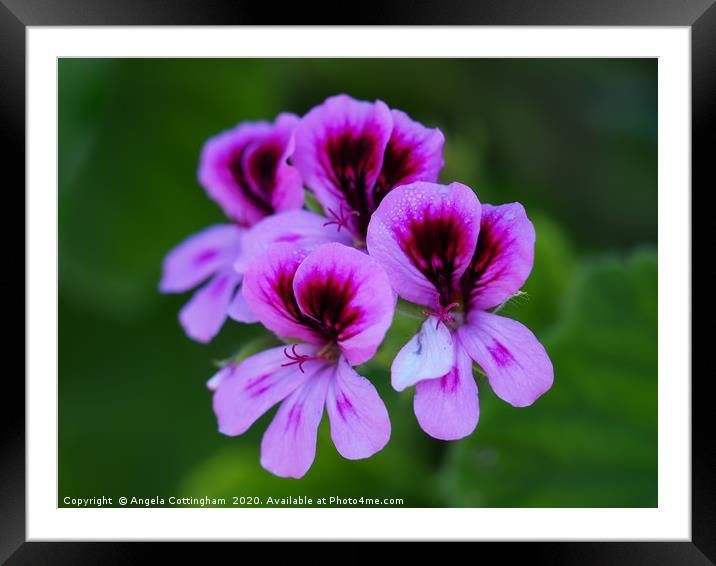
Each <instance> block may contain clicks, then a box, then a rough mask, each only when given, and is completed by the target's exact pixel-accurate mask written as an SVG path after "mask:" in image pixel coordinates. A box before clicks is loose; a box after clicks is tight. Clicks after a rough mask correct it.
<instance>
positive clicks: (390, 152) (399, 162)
mask: <svg viewBox="0 0 716 566" xmlns="http://www.w3.org/2000/svg"><path fill="white" fill-rule="evenodd" d="M391 115H392V116H393V129H392V131H391V133H390V139H389V140H388V145H387V146H386V148H385V154H384V155H383V166H382V167H381V170H380V175H378V180H377V181H376V184H375V188H374V190H373V209H375V208H377V207H378V205H379V204H380V203H381V201H382V200H383V197H384V196H385V195H386V194H387V193H388V192H390V191H391V190H392V189H393V188H395V187H397V186H398V185H408V184H410V183H414V182H416V181H427V182H429V183H435V182H436V181H437V180H438V175H439V174H440V170H441V169H442V168H443V165H444V164H445V162H444V161H443V145H444V144H445V136H443V134H442V132H441V131H440V130H438V129H437V128H434V129H431V128H426V127H425V126H423V125H422V124H420V123H419V122H415V121H413V120H411V119H410V117H409V116H408V115H407V114H406V113H405V112H401V111H400V110H391Z"/></svg>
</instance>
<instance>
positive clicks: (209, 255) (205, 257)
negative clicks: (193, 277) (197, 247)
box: [194, 249, 219, 266]
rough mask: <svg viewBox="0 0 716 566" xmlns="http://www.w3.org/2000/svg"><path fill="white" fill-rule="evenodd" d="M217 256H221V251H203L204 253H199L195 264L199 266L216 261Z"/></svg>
mask: <svg viewBox="0 0 716 566" xmlns="http://www.w3.org/2000/svg"><path fill="white" fill-rule="evenodd" d="M217 255H219V250H213V249H209V250H203V251H202V252H200V253H198V254H197V255H196V257H195V258H194V264H195V265H197V266H199V265H201V264H203V263H206V262H207V261H210V260H212V259H214V258H215V257H216V256H217Z"/></svg>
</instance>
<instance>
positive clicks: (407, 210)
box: [368, 183, 480, 307]
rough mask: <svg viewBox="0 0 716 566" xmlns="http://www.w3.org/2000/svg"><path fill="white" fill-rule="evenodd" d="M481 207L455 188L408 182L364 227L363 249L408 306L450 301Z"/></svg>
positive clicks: (470, 194)
mask: <svg viewBox="0 0 716 566" xmlns="http://www.w3.org/2000/svg"><path fill="white" fill-rule="evenodd" d="M479 230H480V202H479V201H478V200H477V197H476V196H475V193H473V192H472V190H471V189H470V188H469V187H466V186H465V185H461V184H460V183H452V184H451V185H447V186H445V185H437V184H434V183H413V184H411V185H403V186H401V187H398V188H396V189H393V190H392V191H391V192H390V193H388V194H387V195H386V197H385V198H384V199H383V202H382V203H381V204H380V206H379V207H378V210H376V211H375V214H373V218H372V219H371V221H370V225H369V226H368V250H369V252H370V255H371V256H372V257H374V258H375V259H376V260H377V261H378V262H379V263H380V264H381V265H382V266H383V268H384V269H385V270H386V272H387V273H388V276H389V278H390V282H391V284H392V285H393V288H394V289H395V290H396V291H397V292H398V294H399V295H400V296H401V297H403V298H404V299H407V300H408V301H411V302H413V303H417V304H421V305H425V306H430V307H433V306H435V303H436V300H435V297H436V293H439V294H440V296H441V298H442V303H443V304H445V305H447V304H448V303H450V302H451V299H452V294H453V292H454V291H455V289H456V287H457V283H458V280H459V278H460V276H461V275H462V273H463V271H465V268H466V267H467V266H468V264H469V263H470V259H471V258H472V255H473V253H474V251H475V243H476V241H477V234H478V232H479Z"/></svg>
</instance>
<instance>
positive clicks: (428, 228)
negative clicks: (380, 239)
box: [397, 208, 466, 305]
mask: <svg viewBox="0 0 716 566" xmlns="http://www.w3.org/2000/svg"><path fill="white" fill-rule="evenodd" d="M463 228H464V226H463V222H462V221H461V220H460V219H459V218H458V217H457V216H455V215H454V214H453V213H452V211H450V210H448V209H444V208H442V209H439V210H430V209H427V208H426V209H425V210H424V211H423V215H422V217H416V218H413V219H412V220H411V221H410V223H409V224H408V228H407V230H404V231H402V230H401V231H400V232H398V233H397V239H398V242H399V244H400V247H401V248H402V250H403V252H404V253H405V254H406V255H407V256H408V258H409V259H410V261H411V262H412V264H413V265H414V266H415V267H417V268H418V270H420V272H421V273H422V274H423V275H425V277H426V278H427V279H428V281H430V282H431V283H432V284H433V285H434V286H435V288H436V289H437V290H438V293H439V294H440V299H441V301H442V304H445V305H446V304H448V303H450V300H451V298H452V292H453V288H452V287H453V276H454V273H455V269H456V267H457V265H456V264H457V261H458V259H459V258H460V257H461V256H464V254H465V251H466V250H465V249H464V246H465V238H464V237H463V231H464V230H463Z"/></svg>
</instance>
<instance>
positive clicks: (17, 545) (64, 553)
mask: <svg viewBox="0 0 716 566" xmlns="http://www.w3.org/2000/svg"><path fill="white" fill-rule="evenodd" d="M266 24H271V25H284V24H304V25H305V24H325V25H348V24H350V25H413V26H414V25H418V26H423V25H463V26H466V25H564V26H585V25H588V26H601V25H607V26H613V25H619V26H622V25H623V26H688V27H690V28H691V41H692V43H691V49H692V185H693V186H697V185H701V186H702V189H701V190H702V191H705V190H706V189H707V188H708V187H709V186H710V187H713V181H712V180H711V177H710V176H707V175H708V171H707V168H708V165H709V161H712V160H713V147H716V143H714V142H716V139H715V138H716V135H715V134H714V132H716V124H715V120H714V117H715V116H716V112H715V110H716V4H714V0H632V1H630V2H624V1H623V0H601V1H595V0H590V1H586V0H542V1H540V2H534V1H529V0H486V1H481V2H480V1H473V2H468V1H465V0H440V1H427V0H392V1H391V2H385V1H384V2H382V3H380V2H361V4H360V9H357V10H353V11H351V10H345V11H343V12H340V11H337V10H336V5H335V4H332V5H330V6H321V5H320V4H314V5H311V6H308V5H306V4H305V3H296V4H293V5H291V4H282V5H281V8H280V9H276V7H275V6H272V5H269V4H268V3H260V2H259V3H257V2H246V1H243V0H234V1H230V0H226V1H218V0H204V1H203V2H192V1H190V0H173V1H167V0H165V1H156V0H155V1H152V0H124V1H122V2H118V1H116V0H114V1H113V0H0V85H2V88H1V89H0V137H1V138H2V139H3V141H4V142H5V143H4V144H3V145H4V150H3V159H2V163H3V164H4V166H3V180H4V183H3V184H4V185H5V198H7V196H8V195H9V194H10V193H11V192H14V194H15V195H16V196H18V197H19V195H20V194H21V193H22V191H19V190H18V189H17V187H21V186H24V184H25V169H24V163H25V159H24V158H25V156H24V148H25V95H26V92H25V49H26V44H25V37H26V36H25V33H26V28H27V27H28V26H87V25H266ZM709 147H711V148H712V149H711V150H709V149H708V148H709ZM707 183H708V185H707ZM692 194H693V188H692ZM4 202H5V206H6V208H5V210H6V211H7V212H10V210H11V209H10V206H9V204H8V201H7V200H5V201H4ZM20 206H22V208H23V210H24V198H23V199H22V204H21V205H20ZM13 216H14V217H18V218H20V217H21V215H19V214H18V213H16V212H15V213H13V214H7V213H6V215H5V218H6V219H8V218H11V217H13ZM10 226H11V225H10V223H7V222H6V223H4V228H5V230H6V232H7V233H6V235H5V239H4V242H6V243H11V247H12V248H14V250H6V258H7V256H8V255H10V254H7V251H14V253H15V254H17V255H18V256H20V246H18V245H16V244H15V242H17V241H18V240H19V237H18V228H17V227H16V226H13V227H12V228H11V227H10ZM23 251H24V249H23ZM10 257H12V256H11V255H10ZM6 261H7V259H6ZM18 263H23V264H24V253H23V259H19V258H18ZM14 264H15V263H14V262H13V265H14ZM6 265H9V263H6ZM8 271H9V270H8ZM23 296H24V295H23ZM6 297H7V296H6ZM11 302H14V304H16V305H17V306H18V308H19V304H20V302H19V301H17V300H15V301H11ZM23 304H24V301H23ZM23 327H24V326H23ZM23 339H24V333H23ZM664 346H665V345H664V344H662V347H664ZM6 352H11V350H10V349H9V348H8V349H7V350H6ZM6 355H7V358H6V359H7V360H8V361H9V360H10V358H11V357H12V356H11V354H10V353H7V354H6ZM18 374H19V372H10V371H6V374H5V376H4V383H3V389H2V397H1V398H2V399H3V400H4V401H5V403H3V409H2V411H1V413H2V416H3V419H2V421H5V422H4V424H2V425H1V426H0V561H1V562H3V563H5V562H6V561H7V562H6V563H7V564H11V565H17V564H115V563H116V564H120V563H121V564H131V563H144V562H148V561H150V560H151V556H152V555H155V554H156V555H159V556H161V557H162V559H161V562H162V563H168V562H170V561H172V560H174V558H173V556H172V555H173V554H177V555H179V553H181V554H180V555H179V557H180V558H184V559H186V558H188V557H189V556H191V554H192V553H194V552H196V553H200V555H201V557H202V560H203V561H207V560H210V559H211V554H212V553H213V552H214V550H213V548H214V547H212V549H209V548H208V545H201V548H197V547H196V546H194V545H187V544H183V545H179V546H177V545H170V544H149V543H118V542H111V543H80V542H77V543H74V542H73V543H69V542H67V543H49V542H47V543H39V542H32V543H27V542H25V409H24V401H23V400H24V391H25V390H24V387H23V383H22V382H21V380H20V379H18ZM674 377H677V378H687V377H690V376H674ZM694 377H695V378H694V379H692V395H693V397H692V458H693V461H692V539H691V541H690V542H605V543H598V542H582V543H579V542H569V543H559V542H531V543H519V544H517V543H476V544H478V545H479V546H480V548H479V550H478V549H475V550H470V552H474V553H475V558H476V559H478V558H479V559H480V560H483V561H484V560H489V559H490V558H488V557H486V556H485V553H487V554H488V555H494V556H496V557H499V560H500V561H501V562H502V563H504V562H505V561H507V562H511V561H513V560H519V559H526V560H529V561H530V563H531V564H572V563H575V564H583V565H589V564H613V565H619V564H650V565H659V564H669V565H671V564H694V565H701V564H716V450H714V447H713V442H712V440H711V438H710V431H712V430H714V428H715V427H714V425H715V424H716V423H715V420H716V419H715V418H714V416H713V415H714V412H713V410H712V408H711V407H710V406H709V405H710V404H711V401H710V399H711V397H710V396H709V395H708V394H707V389H708V386H709V382H710V380H711V379H713V377H712V372H707V374H704V375H703V376H701V377H699V376H694ZM2 421H0V422H2ZM352 544H353V545H354V548H353V549H351V551H350V552H346V551H345V550H341V553H342V554H343V555H344V556H345V557H346V559H348V560H350V561H351V562H365V561H367V560H371V559H372V556H373V550H371V549H370V548H368V547H366V546H365V545H362V544H360V543H352ZM189 547H191V548H189ZM285 548H286V547H285V546H283V545H282V546H280V547H278V546H276V545H275V546H274V550H272V553H271V554H272V561H274V560H278V559H280V555H281V554H282V553H284V552H286V553H287V554H293V553H294V552H296V551H295V550H292V549H291V550H289V549H286V550H284V549H285ZM334 552H335V551H330V552H329V553H328V554H327V555H326V556H330V555H331V554H333V553H334ZM312 554H313V553H312ZM236 557H237V559H239V555H236ZM152 561H153V560H152Z"/></svg>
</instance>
